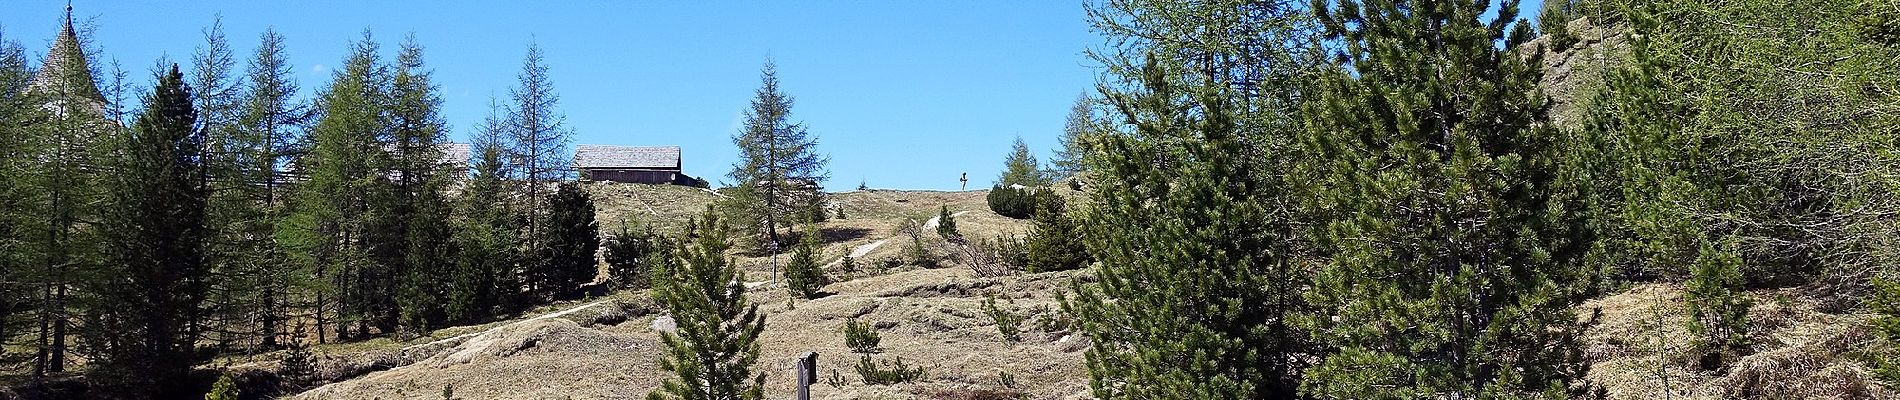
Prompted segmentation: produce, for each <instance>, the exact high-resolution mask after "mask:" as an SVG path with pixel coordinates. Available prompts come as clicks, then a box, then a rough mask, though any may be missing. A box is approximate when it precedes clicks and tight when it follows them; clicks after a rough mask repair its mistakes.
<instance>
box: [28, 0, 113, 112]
mask: <svg viewBox="0 0 1900 400" xmlns="http://www.w3.org/2000/svg"><path fill="white" fill-rule="evenodd" d="M27 90H32V91H38V92H40V93H44V94H48V95H52V96H71V97H77V98H82V99H87V100H92V101H96V102H100V103H103V102H105V95H104V94H101V93H100V92H99V86H98V84H97V82H96V81H94V80H93V77H92V68H91V67H90V66H89V65H87V62H86V50H85V49H84V48H83V47H81V46H80V44H79V33H78V32H77V31H76V30H75V29H73V5H72V3H70V2H68V3H66V19H65V21H63V23H61V24H60V27H59V37H56V38H54V39H53V48H52V49H50V50H47V51H46V60H45V61H43V62H42V63H41V64H40V70H39V71H38V72H36V73H34V75H33V82H32V83H31V84H30V85H28V86H27Z"/></svg>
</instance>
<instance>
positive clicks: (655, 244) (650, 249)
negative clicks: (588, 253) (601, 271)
mask: <svg viewBox="0 0 1900 400" xmlns="http://www.w3.org/2000/svg"><path fill="white" fill-rule="evenodd" d="M658 236H659V235H658V234H655V233H654V232H653V228H652V227H646V228H645V230H644V231H634V230H633V229H632V228H630V227H628V226H626V225H624V224H622V225H621V226H620V231H619V232H616V233H614V235H613V236H610V237H608V238H607V240H604V241H603V242H605V243H602V245H603V246H602V247H603V251H602V252H601V253H602V254H601V258H603V259H604V260H605V261H606V262H607V279H608V280H609V281H611V282H612V284H613V286H614V287H616V288H621V289H645V288H646V287H647V286H648V282H647V272H646V264H647V258H648V257H649V256H651V255H653V254H654V253H656V251H655V250H658V248H659V242H660V240H659V237H658Z"/></svg>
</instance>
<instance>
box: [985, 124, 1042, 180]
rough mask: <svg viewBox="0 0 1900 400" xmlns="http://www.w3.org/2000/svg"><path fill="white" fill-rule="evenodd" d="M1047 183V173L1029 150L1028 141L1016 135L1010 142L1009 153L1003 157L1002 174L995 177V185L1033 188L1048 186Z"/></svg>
mask: <svg viewBox="0 0 1900 400" xmlns="http://www.w3.org/2000/svg"><path fill="white" fill-rule="evenodd" d="M1049 183H1050V179H1049V175H1048V174H1046V173H1044V171H1043V170H1042V162H1041V161H1037V160H1036V154H1035V153H1033V152H1031V151H1029V143H1026V142H1023V138H1022V137H1021V136H1017V137H1016V142H1015V143H1013V144H1010V147H1009V155H1008V156H1005V157H1003V174H1002V175H998V176H997V177H996V185H997V186H1002V187H1010V185H1023V186H1028V187H1032V188H1035V187H1043V186H1049Z"/></svg>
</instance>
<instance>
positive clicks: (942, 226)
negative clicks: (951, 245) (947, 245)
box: [937, 206, 963, 242]
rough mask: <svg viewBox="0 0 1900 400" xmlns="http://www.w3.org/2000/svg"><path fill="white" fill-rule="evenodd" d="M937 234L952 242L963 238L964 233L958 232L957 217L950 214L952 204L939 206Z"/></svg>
mask: <svg viewBox="0 0 1900 400" xmlns="http://www.w3.org/2000/svg"><path fill="white" fill-rule="evenodd" d="M937 236H940V237H943V239H944V240H948V241H951V242H957V241H961V240H963V233H962V232H957V218H956V217H955V216H952V215H950V206H938V207H937Z"/></svg>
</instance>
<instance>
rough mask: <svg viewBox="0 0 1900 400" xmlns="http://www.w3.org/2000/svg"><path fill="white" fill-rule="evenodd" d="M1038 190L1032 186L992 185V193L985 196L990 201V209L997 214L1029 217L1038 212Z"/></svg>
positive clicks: (1021, 217)
mask: <svg viewBox="0 0 1900 400" xmlns="http://www.w3.org/2000/svg"><path fill="white" fill-rule="evenodd" d="M1035 196H1036V191H1035V190H1034V189H1030V188H1016V187H1013V186H1003V185H996V186H992V187H990V193H989V195H987V196H984V200H986V201H987V202H989V204H990V211H994V212H996V214H997V215H1001V216H1005V217H1010V218H1015V219H1028V218H1029V217H1030V216H1032V215H1035V213H1036V200H1035Z"/></svg>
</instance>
